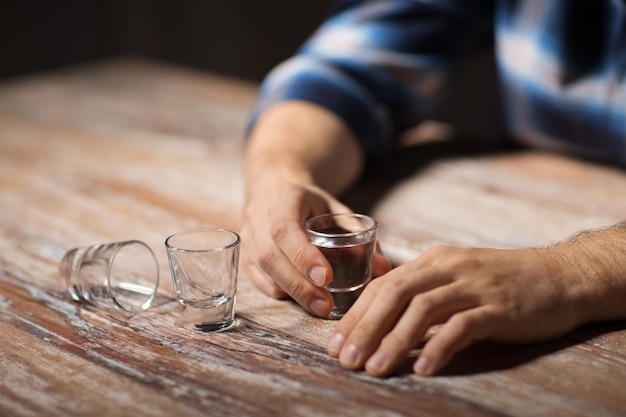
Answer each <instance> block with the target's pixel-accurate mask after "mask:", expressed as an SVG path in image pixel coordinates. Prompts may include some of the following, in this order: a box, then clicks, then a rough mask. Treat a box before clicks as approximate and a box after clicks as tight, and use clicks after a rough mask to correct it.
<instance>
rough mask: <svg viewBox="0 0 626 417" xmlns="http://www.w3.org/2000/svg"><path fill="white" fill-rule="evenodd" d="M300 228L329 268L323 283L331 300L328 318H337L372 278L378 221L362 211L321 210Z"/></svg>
mask: <svg viewBox="0 0 626 417" xmlns="http://www.w3.org/2000/svg"><path fill="white" fill-rule="evenodd" d="M304 229H305V231H306V233H307V235H308V236H309V240H310V241H311V243H312V244H313V245H315V246H316V247H317V248H318V249H319V250H320V251H321V252H322V253H323V254H324V256H325V257H326V259H327V260H328V262H329V263H330V266H331V267H332V269H333V279H332V281H331V282H330V284H329V285H328V286H327V287H326V289H327V290H328V291H329V292H330V294H331V295H332V297H333V300H334V307H333V309H332V311H331V313H330V315H329V316H328V318H330V319H338V318H341V317H343V315H344V314H346V312H347V311H348V309H349V308H350V307H351V306H352V304H354V302H355V301H356V299H357V298H358V297H359V295H360V294H361V292H362V291H363V288H365V286H366V285H367V283H368V282H369V281H370V280H371V279H372V257H373V256H374V251H375V250H376V231H377V229H378V223H377V222H376V220H374V219H373V218H371V217H369V216H366V215H363V214H355V213H345V214H322V215H320V216H316V217H313V218H310V219H308V220H307V221H306V222H305V224H304Z"/></svg>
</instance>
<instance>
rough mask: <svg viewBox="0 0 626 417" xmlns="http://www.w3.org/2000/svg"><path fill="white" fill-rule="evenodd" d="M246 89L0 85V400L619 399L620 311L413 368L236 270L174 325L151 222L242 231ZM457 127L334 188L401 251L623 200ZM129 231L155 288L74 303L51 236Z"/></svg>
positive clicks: (529, 229)
mask: <svg viewBox="0 0 626 417" xmlns="http://www.w3.org/2000/svg"><path fill="white" fill-rule="evenodd" d="M256 89H257V86H256V85H254V84H251V83H247V82H242V81H238V80H233V79H229V78H225V77H222V76H216V75H213V74H207V73H203V72H198V71H192V70H189V69H184V68H178V67H173V66H169V65H164V64H161V63H155V62H146V61H135V60H117V61H107V62H99V63H93V64H89V65H84V66H77V67H71V68H66V69H61V70H56V71H52V72H48V73H41V74H34V75H29V76H25V77H22V78H18V79H11V80H8V81H5V82H3V83H0V318H1V319H0V336H1V337H2V342H1V343H0V415H2V416H91V415H112V416H201V415H215V416H239V417H241V416H256V417H263V416H278V415H285V416H331V415H340V416H358V417H364V416H533V417H535V416H624V415H626V330H625V329H626V325H625V323H623V322H617V323H602V324H597V325H592V326H586V327H584V328H581V329H578V330H577V331H575V332H573V333H572V334H569V335H568V336H566V337H563V338H561V339H558V340H554V341H551V342H547V343H540V344H534V345H527V346H511V345H498V344H493V343H488V342H481V343H476V344H474V345H472V346H470V347H469V348H468V349H466V350H464V351H463V352H462V353H461V354H459V355H458V356H457V357H456V358H455V359H454V360H453V361H452V362H451V363H450V364H449V365H448V366H447V367H446V368H445V369H444V370H443V371H442V372H441V373H440V374H439V375H437V376H434V377H430V378H425V377H419V376H416V375H413V374H411V373H410V372H409V370H410V367H409V366H407V367H406V368H401V369H400V370H399V371H398V372H397V373H396V374H394V375H393V376H391V377H389V378H384V379H377V378H372V377H369V376H367V375H366V374H365V373H363V372H352V371H345V370H342V369H341V368H340V367H339V366H338V363H337V361H336V360H335V359H333V358H330V357H329V356H327V354H326V352H325V345H326V341H327V338H328V337H329V335H330V334H331V332H332V330H333V328H334V327H335V325H336V322H334V321H327V320H322V319H317V318H313V317H311V316H310V315H308V314H307V313H305V312H304V311H303V310H302V309H301V308H299V307H298V306H297V305H295V304H294V303H293V302H291V301H289V300H274V299H271V298H269V297H266V296H264V295H263V294H262V293H260V292H259V291H258V290H257V289H256V288H255V287H254V286H253V285H252V284H251V283H250V281H249V280H248V278H247V277H246V276H245V275H243V274H240V277H239V289H238V295H237V297H238V298H237V301H238V303H237V325H236V327H235V328H234V329H233V330H231V331H227V332H223V333H215V334H201V333H192V332H190V331H187V330H183V329H181V328H180V327H179V326H178V323H177V317H178V310H177V306H176V303H175V302H174V301H172V297H173V290H172V284H171V278H170V275H169V270H168V268H167V260H166V254H165V250H164V245H163V242H164V240H165V238H166V237H167V236H168V235H170V234H172V233H174V232H177V231H180V230H183V229H187V228H191V227H197V226H222V227H227V228H231V229H234V230H239V228H240V223H241V218H242V216H241V212H242V207H243V194H244V183H243V175H242V150H243V132H244V125H245V121H246V118H247V116H248V114H249V111H250V109H251V106H252V103H253V102H254V98H255V94H256ZM455 143H456V142H450V141H442V142H428V143H422V144H417V145H412V146H407V147H406V149H405V151H404V152H401V153H398V154H392V155H390V156H389V159H388V161H387V162H383V163H381V164H380V165H378V166H375V167H373V168H372V173H370V174H366V176H365V177H364V179H363V181H362V182H361V183H360V184H359V185H358V186H357V187H356V188H355V190H353V191H352V192H351V193H349V194H347V195H346V196H345V199H346V201H347V202H349V203H350V204H352V205H353V206H354V207H355V208H356V209H359V210H360V211H367V212H368V213H370V214H373V215H374V216H375V217H376V218H377V219H378V220H379V222H380V236H381V245H382V247H383V250H384V251H385V252H386V253H387V254H388V255H389V256H390V257H391V258H392V260H393V261H394V262H395V263H396V264H398V263H402V262H405V261H407V260H408V259H411V258H412V257H414V256H417V255H419V253H421V252H423V251H424V250H425V249H427V248H428V247H431V246H433V245H436V244H452V245H461V246H492V247H502V248H514V247H521V246H538V245H546V244H550V243H552V242H557V241H560V240H562V239H564V238H566V237H567V236H569V235H571V234H572V233H575V232H577V231H579V230H580V229H584V228H590V227H600V226H604V225H608V224H612V223H614V222H617V221H619V220H623V219H624V217H626V216H625V214H626V192H625V191H626V172H624V171H622V170H620V169H619V168H615V167H611V166H602V165H597V164H593V163H589V162H584V161H581V160H577V159H569V158H565V157H559V156H556V155H551V154H548V153H542V152H537V151H532V150H524V149H517V150H514V149H495V150H491V151H486V152H474V151H473V150H472V149H474V150H475V149H478V148H476V147H468V146H466V145H463V146H457V145H456V144H455ZM127 239H139V240H142V241H144V242H146V243H147V244H148V245H149V246H151V247H152V248H153V250H154V251H155V253H156V255H157V258H158V260H159V265H160V270H161V282H160V286H159V296H158V300H159V303H158V305H156V306H155V307H153V308H151V309H149V310H148V311H147V312H145V313H142V314H138V315H136V316H134V317H132V318H130V319H121V318H116V317H113V316H110V315H108V314H107V313H105V312H102V311H100V310H98V309H97V308H93V307H91V306H89V305H84V304H79V303H76V302H74V301H73V300H72V299H71V298H70V297H69V295H68V294H67V292H66V289H65V285H64V282H62V280H61V279H60V278H59V277H58V274H57V268H58V263H59V261H60V259H61V258H62V256H63V254H64V253H65V252H66V251H67V250H69V249H71V248H74V247H78V246H87V245H91V244H97V243H104V242H114V241H122V240H127ZM529 285H532V283H529Z"/></svg>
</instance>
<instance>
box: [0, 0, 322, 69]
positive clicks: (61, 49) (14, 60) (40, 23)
mask: <svg viewBox="0 0 626 417" xmlns="http://www.w3.org/2000/svg"><path fill="white" fill-rule="evenodd" d="M330 3H331V0H195V1H194V0H51V1H47V0H5V1H2V2H0V53H1V56H0V79H5V78H8V77H15V76H18V75H21V74H24V73H29V72H33V71H41V70H47V69H52V68H57V67H61V66H66V65H70V64H75V63H81V62H86V61H93V60H98V59H104V58H107V57H114V56H120V55H132V56H143V57H148V58H153V59H158V60H164V61H171V62H175V63H180V64H183V65H186V66H190V67H196V68H200V69H206V70H210V71H213V72H219V73H225V74H228V75H232V76H236V77H241V78H247V79H252V80H260V79H261V77H262V76H263V75H264V74H265V73H266V72H267V71H268V70H269V69H270V68H271V67H272V66H273V65H275V64H276V63H277V62H279V61H280V60H282V59H284V58H286V57H287V56H288V55H290V54H291V53H293V52H294V50H295V49H296V48H297V46H298V45H299V44H300V43H301V42H302V41H303V40H304V39H305V38H306V37H307V36H308V35H309V34H310V33H311V32H312V31H313V29H314V28H315V27H316V25H317V24H318V23H319V22H320V21H321V20H322V19H323V17H324V15H325V14H326V12H327V10H328V8H329V5H330Z"/></svg>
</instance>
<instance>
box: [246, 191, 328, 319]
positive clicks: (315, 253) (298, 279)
mask: <svg viewBox="0 0 626 417" xmlns="http://www.w3.org/2000/svg"><path fill="white" fill-rule="evenodd" d="M325 210H328V204H327V203H326V201H325V200H324V199H323V198H322V197H321V196H319V195H316V194H314V193H312V192H309V191H307V190H304V189H303V188H301V187H296V186H293V185H284V186H282V187H281V188H280V189H279V190H278V191H277V192H276V194H274V195H272V196H268V200H267V201H264V202H262V203H261V204H255V205H250V206H248V207H247V208H246V211H245V218H244V227H243V228H242V234H245V238H246V239H245V240H244V248H243V249H242V252H244V251H245V254H244V255H243V256H242V258H243V259H244V260H243V261H242V267H243V268H244V269H245V273H246V274H247V275H248V276H249V277H250V279H252V281H253V282H254V283H255V285H256V286H257V287H258V288H259V289H260V290H261V291H263V292H264V293H266V294H268V295H270V296H273V297H277V298H282V297H284V296H285V295H289V296H291V297H292V298H293V299H294V300H295V301H296V302H297V303H298V304H300V305H302V306H303V307H304V308H306V309H307V310H308V311H310V312H311V313H313V314H315V315H317V316H320V317H327V316H328V314H330V311H331V310H332V307H333V300H332V297H331V295H330V294H329V293H328V292H327V291H326V290H325V289H324V287H325V286H326V285H327V283H328V282H330V280H332V269H331V267H330V265H329V264H328V261H327V260H326V258H325V257H324V256H323V255H322V254H321V252H319V250H317V249H316V248H315V247H314V246H313V245H311V244H310V243H309V239H308V237H307V236H306V234H305V232H304V230H303V224H304V220H305V219H306V218H307V217H309V216H310V215H312V214H313V213H315V214H317V212H318V211H321V212H324V211H325Z"/></svg>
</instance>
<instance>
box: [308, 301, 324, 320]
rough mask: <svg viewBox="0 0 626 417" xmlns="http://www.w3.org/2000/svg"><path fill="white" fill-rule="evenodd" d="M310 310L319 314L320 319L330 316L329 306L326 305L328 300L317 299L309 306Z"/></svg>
mask: <svg viewBox="0 0 626 417" xmlns="http://www.w3.org/2000/svg"><path fill="white" fill-rule="evenodd" d="M309 309H310V310H311V311H312V312H314V313H315V314H317V315H318V316H320V317H325V316H327V315H328V305H327V304H326V300H323V299H321V298H317V299H315V300H313V301H311V303H310V304H309Z"/></svg>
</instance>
